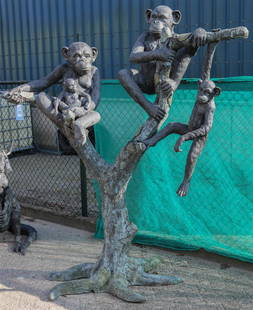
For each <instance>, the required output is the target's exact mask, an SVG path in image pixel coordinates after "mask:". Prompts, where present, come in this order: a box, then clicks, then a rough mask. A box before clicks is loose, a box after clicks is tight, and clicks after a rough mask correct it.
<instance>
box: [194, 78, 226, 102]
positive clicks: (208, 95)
mask: <svg viewBox="0 0 253 310" xmlns="http://www.w3.org/2000/svg"><path fill="white" fill-rule="evenodd" d="M198 84H199V88H198V102H199V103H203V104H205V103H208V102H210V101H211V100H212V99H213V98H214V97H216V96H219V95H220V93H221V89H220V88H219V87H216V85H215V84H214V82H213V81H211V80H204V81H202V80H199V81H198Z"/></svg>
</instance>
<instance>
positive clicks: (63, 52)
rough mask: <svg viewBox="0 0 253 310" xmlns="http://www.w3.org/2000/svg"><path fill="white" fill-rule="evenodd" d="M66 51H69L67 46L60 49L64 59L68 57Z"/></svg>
mask: <svg viewBox="0 0 253 310" xmlns="http://www.w3.org/2000/svg"><path fill="white" fill-rule="evenodd" d="M68 52H69V48H68V47H66V46H65V47H63V48H62V49H61V53H62V56H63V57H64V58H66V59H67V58H69V54H68Z"/></svg>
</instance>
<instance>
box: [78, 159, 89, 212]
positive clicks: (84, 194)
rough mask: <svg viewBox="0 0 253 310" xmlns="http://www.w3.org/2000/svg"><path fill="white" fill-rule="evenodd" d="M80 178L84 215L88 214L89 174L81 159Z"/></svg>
mask: <svg viewBox="0 0 253 310" xmlns="http://www.w3.org/2000/svg"><path fill="white" fill-rule="evenodd" d="M80 179H81V204H82V216H86V217H87V216H88V204H87V176H86V168H85V166H84V164H83V162H82V161H81V160H80Z"/></svg>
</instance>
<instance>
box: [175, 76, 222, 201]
mask: <svg viewBox="0 0 253 310" xmlns="http://www.w3.org/2000/svg"><path fill="white" fill-rule="evenodd" d="M220 92H221V90H220V88H219V87H216V86H215V84H214V83H213V82H212V81H210V80H204V81H202V80H200V81H199V91H198V96H197V100H196V103H195V106H194V108H193V111H192V115H191V118H190V121H189V126H188V130H187V132H186V133H184V134H183V135H182V136H181V137H180V138H179V139H178V140H177V142H176V144H175V147H174V149H175V151H176V152H181V149H180V146H181V145H182V143H183V142H184V141H188V140H193V143H192V146H191V148H190V151H189V153H188V157H187V162H186V167H185V176H184V180H183V182H182V184H181V185H180V186H179V188H178V190H177V194H178V195H179V196H185V195H187V193H188V189H189V185H190V181H191V178H192V174H193V172H194V169H195V165H196V162H197V160H198V157H199V155H200V154H201V152H202V150H203V148H204V146H205V144H206V140H207V136H208V133H209V131H210V129H211V128H212V125H213V116H214V111H215V103H214V97H215V96H219V95H220Z"/></svg>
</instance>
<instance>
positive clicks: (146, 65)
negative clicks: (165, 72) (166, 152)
mask: <svg viewBox="0 0 253 310" xmlns="http://www.w3.org/2000/svg"><path fill="white" fill-rule="evenodd" d="M146 16H147V22H148V24H149V30H148V31H146V32H144V33H142V34H141V36H140V37H139V38H138V39H137V41H136V43H135V44H134V47H133V49H132V52H131V55H130V61H131V62H133V63H137V64H141V67H140V70H136V69H131V70H126V69H123V70H121V71H120V72H119V80H120V82H121V84H122V85H123V87H124V88H125V89H126V91H127V92H128V94H129V95H130V96H131V97H132V98H133V99H134V100H135V101H136V102H137V103H138V104H139V105H140V106H141V107H142V108H143V109H144V110H145V111H146V112H147V113H148V114H149V115H150V116H151V117H153V118H155V119H156V120H157V121H161V120H162V119H163V118H164V116H165V113H166V112H165V111H163V110H162V109H161V108H160V107H158V105H156V104H152V103H151V102H149V101H148V100H147V99H146V98H145V96H144V95H143V93H147V94H155V92H156V85H155V78H154V77H155V72H156V64H157V62H168V61H171V62H172V68H171V73H170V77H171V79H170V80H168V81H164V82H163V83H161V85H160V87H161V90H162V91H163V92H164V93H166V94H167V96H171V95H172V93H173V92H174V91H175V90H176V88H177V87H178V85H179V84H180V82H181V79H182V77H183V75H184V73H185V71H186V69H187V67H188V65H189V63H190V61H191V58H192V56H194V55H195V53H196V51H197V49H198V47H199V46H201V45H204V44H205V43H206V31H205V30H204V29H202V28H198V29H196V30H195V32H194V33H193V35H192V36H191V45H190V46H188V45H189V43H188V41H189V40H188V41H187V47H182V48H179V49H178V50H177V51H174V50H172V49H171V48H168V47H167V46H164V45H162V44H161V37H164V36H166V37H167V38H170V37H172V35H174V26H175V25H177V24H178V23H179V22H180V20H181V13H180V11H173V10H172V9H171V8H170V7H168V6H164V5H160V6H158V7H156V8H155V9H154V10H153V11H152V10H147V11H146Z"/></svg>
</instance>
